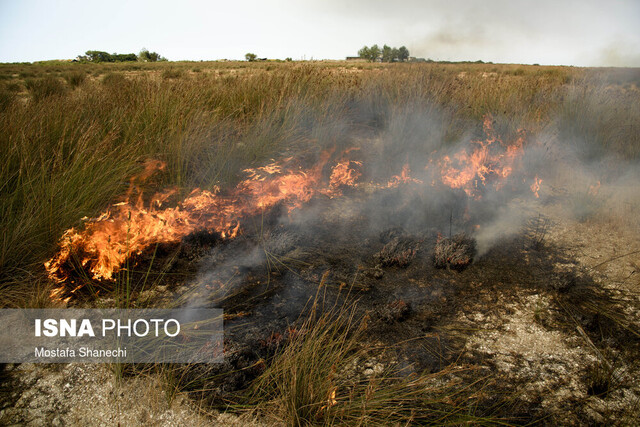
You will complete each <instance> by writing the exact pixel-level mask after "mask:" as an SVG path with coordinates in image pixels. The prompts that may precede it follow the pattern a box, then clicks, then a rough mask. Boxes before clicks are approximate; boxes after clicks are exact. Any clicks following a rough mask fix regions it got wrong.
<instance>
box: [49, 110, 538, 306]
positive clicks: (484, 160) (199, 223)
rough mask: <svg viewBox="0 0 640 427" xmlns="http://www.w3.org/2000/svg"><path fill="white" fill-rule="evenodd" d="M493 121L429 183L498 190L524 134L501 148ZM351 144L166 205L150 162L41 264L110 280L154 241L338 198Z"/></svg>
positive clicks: (228, 233) (67, 277) (229, 228)
mask: <svg viewBox="0 0 640 427" xmlns="http://www.w3.org/2000/svg"><path fill="white" fill-rule="evenodd" d="M492 123H493V119H492V118H491V117H490V116H487V117H486V118H485V121H484V127H483V129H484V133H485V139H484V140H482V141H481V140H477V141H471V142H472V145H471V147H469V148H467V149H464V150H461V151H460V152H458V153H455V154H452V155H451V156H443V157H441V158H440V159H439V160H438V161H432V160H430V161H429V164H428V165H427V167H426V169H427V170H431V171H432V172H435V175H432V176H431V178H430V179H433V182H434V183H435V181H440V182H442V183H443V184H444V185H447V186H449V187H451V188H460V189H463V190H464V191H465V192H466V194H467V195H469V196H471V197H474V198H480V197H481V188H482V187H485V186H487V185H488V184H489V183H491V185H492V186H493V188H495V189H496V190H499V189H500V188H501V187H502V186H503V185H504V184H505V182H506V181H505V180H506V178H507V177H508V176H509V175H510V174H511V173H512V172H513V170H514V169H516V168H517V166H518V161H519V159H520V157H521V155H522V153H523V144H524V136H525V134H524V131H519V134H518V135H519V136H518V138H517V140H516V141H515V142H514V143H512V144H510V145H507V146H505V144H504V143H503V142H502V140H501V139H500V138H499V136H498V135H497V134H496V133H495V131H494V130H493V125H492ZM356 150H358V148H351V149H348V150H347V151H345V152H343V153H342V154H341V156H339V157H338V158H339V159H340V160H339V161H338V162H337V163H336V164H335V166H333V167H332V168H331V169H330V173H325V170H326V167H327V164H328V163H329V160H330V159H331V157H332V155H333V150H329V151H326V152H324V153H322V154H321V155H320V156H319V160H318V162H317V163H316V164H315V165H313V166H312V167H311V168H309V169H302V168H301V167H300V166H299V165H297V164H296V163H295V161H294V159H293V158H292V157H289V158H286V159H283V160H281V161H280V162H275V161H274V162H272V163H270V164H268V165H266V166H262V167H258V168H252V169H246V170H245V171H244V172H245V174H246V179H245V180H244V181H241V182H240V183H239V184H238V185H237V186H236V187H235V188H234V189H232V190H230V191H228V192H225V193H221V191H220V189H219V188H217V187H214V188H212V189H211V190H209V191H206V190H200V189H195V190H193V191H192V192H191V193H190V194H189V195H188V196H187V197H186V198H185V199H184V200H182V201H181V202H180V203H178V204H177V205H176V206H173V207H164V205H165V204H166V203H167V202H168V201H169V200H170V199H171V198H172V197H173V196H175V195H176V193H177V190H176V189H168V190H166V191H164V192H161V193H157V194H155V195H154V196H153V197H152V198H151V199H150V200H149V201H148V202H147V203H145V202H144V200H143V194H142V191H141V190H140V188H139V185H140V184H141V183H143V182H145V181H146V180H147V179H149V178H150V177H151V176H152V175H153V174H154V173H155V172H156V171H159V170H163V169H164V168H165V164H164V163H162V162H160V161H157V160H150V161H148V162H147V163H146V164H145V166H144V171H143V172H142V173H141V174H139V175H138V176H136V177H134V178H132V180H131V184H130V188H129V190H128V192H127V195H126V198H125V200H124V201H122V202H120V203H116V204H114V205H112V206H110V207H109V208H108V209H107V210H106V211H105V212H104V213H102V214H101V215H100V216H98V217H97V218H94V219H90V220H87V221H86V222H85V224H84V227H83V228H82V229H81V230H77V229H75V228H71V229H69V230H67V231H66V232H65V233H64V234H63V236H62V238H61V240H60V248H59V251H58V253H57V254H56V255H55V256H54V257H53V258H51V259H50V260H49V261H47V262H46V263H45V267H46V269H47V272H48V273H49V277H50V278H51V279H53V280H54V281H56V282H57V283H60V284H63V283H66V282H67V281H70V282H71V284H72V285H75V283H74V281H73V278H72V277H71V269H73V268H74V267H73V265H72V264H73V261H75V260H76V259H77V260H78V262H79V264H80V266H81V268H82V269H83V270H84V271H86V272H87V273H88V274H89V275H90V276H91V277H93V278H94V279H97V280H110V279H112V278H113V276H114V274H115V273H117V272H118V271H120V270H121V269H122V266H123V265H124V264H125V262H126V261H127V259H129V257H131V256H132V255H135V254H141V253H142V252H143V251H144V250H146V249H147V248H150V247H153V245H155V244H157V243H177V242H180V241H181V239H182V238H184V237H185V236H187V235H189V234H191V233H193V232H194V231H197V230H201V229H204V230H207V231H211V232H217V233H219V234H220V236H221V237H222V238H223V239H232V238H234V237H236V236H237V235H238V234H239V233H240V231H241V221H243V220H244V219H245V218H249V217H251V216H255V215H258V214H260V213H261V212H263V211H264V210H266V209H269V208H271V207H273V206H275V205H277V204H282V206H283V207H284V208H286V209H287V210H288V211H289V212H292V211H293V210H295V209H298V208H300V207H301V206H303V205H304V204H305V203H308V202H309V201H310V200H311V199H312V198H313V197H315V196H320V195H321V196H325V197H329V198H334V197H339V196H341V195H342V192H343V190H344V189H345V188H347V187H356V186H358V185H359V182H358V180H359V179H360V178H361V177H362V174H363V173H362V169H363V168H364V165H363V162H362V161H356V160H351V159H349V158H348V156H347V154H348V153H350V152H352V151H356ZM434 154H435V153H434ZM434 165H435V167H434ZM327 176H328V179H327V178H326V177H327ZM541 183H542V180H540V179H539V178H538V177H537V176H536V178H535V181H534V184H533V185H532V186H531V190H532V191H533V193H534V194H535V196H536V197H538V191H539V189H540V184H541ZM407 184H414V185H422V184H423V181H421V180H420V179H417V178H414V177H412V176H411V170H410V167H409V164H408V163H407V164H405V165H404V166H403V168H402V171H401V172H400V174H398V175H395V176H392V177H391V178H390V179H388V180H387V181H386V182H385V181H383V182H382V183H370V185H372V186H373V188H377V189H384V188H396V187H398V186H400V185H407ZM432 185H433V184H432ZM479 185H480V186H481V187H480V188H479ZM80 287H82V285H76V286H75V289H74V290H73V291H72V292H75V290H77V289H79V288H80ZM63 291H64V285H63V286H62V287H60V288H58V289H55V290H54V291H53V292H52V293H51V297H52V298H59V297H60V296H61V295H62V294H63V293H64V292H63Z"/></svg>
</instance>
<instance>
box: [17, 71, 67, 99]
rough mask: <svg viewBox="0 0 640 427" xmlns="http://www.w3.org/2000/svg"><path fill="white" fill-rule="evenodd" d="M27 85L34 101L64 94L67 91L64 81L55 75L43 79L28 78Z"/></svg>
mask: <svg viewBox="0 0 640 427" xmlns="http://www.w3.org/2000/svg"><path fill="white" fill-rule="evenodd" d="M25 86H26V87H27V90H29V92H31V96H32V97H33V100H34V101H41V100H43V99H45V98H49V97H52V96H63V95H64V94H65V93H66V92H67V88H66V87H65V85H64V83H62V81H61V80H60V79H58V78H56V77H53V76H47V77H44V78H42V79H27V80H26V81H25Z"/></svg>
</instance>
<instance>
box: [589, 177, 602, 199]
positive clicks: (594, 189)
mask: <svg viewBox="0 0 640 427" xmlns="http://www.w3.org/2000/svg"><path fill="white" fill-rule="evenodd" d="M599 192H600V181H598V182H596V183H595V184H594V185H590V186H589V191H588V192H587V194H588V195H590V196H597V195H598V193H599Z"/></svg>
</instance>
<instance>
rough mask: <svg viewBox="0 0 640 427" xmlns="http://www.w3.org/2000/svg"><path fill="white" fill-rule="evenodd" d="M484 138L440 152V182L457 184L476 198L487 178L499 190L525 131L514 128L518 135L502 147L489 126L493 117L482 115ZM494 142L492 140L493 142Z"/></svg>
mask: <svg viewBox="0 0 640 427" xmlns="http://www.w3.org/2000/svg"><path fill="white" fill-rule="evenodd" d="M483 131H484V134H485V139H484V141H482V140H473V141H471V143H472V144H473V146H472V149H464V150H461V151H459V152H457V153H455V154H453V155H452V156H444V157H442V159H440V161H439V162H438V165H439V167H440V173H441V180H442V183H443V184H445V185H447V186H449V187H451V188H460V189H463V190H464V191H465V193H467V195H468V196H470V197H474V198H476V199H479V198H480V197H481V194H480V193H481V192H480V188H482V187H484V186H486V185H487V183H488V180H491V181H492V183H493V186H494V188H495V189H496V190H500V189H501V188H502V187H503V186H504V184H505V178H507V177H508V176H509V175H511V173H512V172H513V170H514V168H515V166H516V162H517V161H518V159H519V158H520V157H521V156H522V154H523V144H524V140H525V131H524V130H523V129H519V130H518V138H517V139H516V141H514V143H513V144H510V145H507V146H506V147H505V144H504V142H503V141H502V139H501V138H500V137H499V136H498V135H497V134H496V132H495V130H494V129H493V118H492V117H491V116H490V115H487V116H486V117H485V119H484V124H483ZM496 142H497V143H498V144H494V143H496Z"/></svg>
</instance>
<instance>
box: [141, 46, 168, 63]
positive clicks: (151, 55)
mask: <svg viewBox="0 0 640 427" xmlns="http://www.w3.org/2000/svg"><path fill="white" fill-rule="evenodd" d="M166 60H167V58H163V57H162V56H161V55H160V54H159V53H157V52H149V49H147V48H144V47H143V48H142V50H141V51H140V53H139V54H138V61H142V62H158V61H166Z"/></svg>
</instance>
